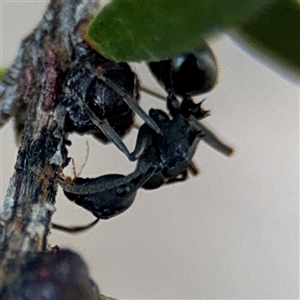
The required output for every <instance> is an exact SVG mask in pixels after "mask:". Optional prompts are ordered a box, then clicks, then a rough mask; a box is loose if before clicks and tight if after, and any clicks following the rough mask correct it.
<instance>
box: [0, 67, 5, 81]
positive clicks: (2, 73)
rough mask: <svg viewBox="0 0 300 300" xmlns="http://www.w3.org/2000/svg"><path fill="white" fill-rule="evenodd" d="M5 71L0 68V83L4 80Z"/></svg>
mask: <svg viewBox="0 0 300 300" xmlns="http://www.w3.org/2000/svg"><path fill="white" fill-rule="evenodd" d="M5 71H6V69H5V68H1V67H0V81H1V80H2V78H3V75H4V73H5Z"/></svg>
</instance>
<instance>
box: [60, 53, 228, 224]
mask: <svg viewBox="0 0 300 300" xmlns="http://www.w3.org/2000/svg"><path fill="white" fill-rule="evenodd" d="M202 52H203V50H201V51H200V50H197V51H196V52H195V53H191V54H184V55H182V56H180V57H177V58H173V59H170V60H168V61H167V62H166V61H162V62H161V65H160V62H155V63H150V64H149V65H150V68H151V70H153V68H154V67H153V66H154V64H155V68H154V69H155V71H154V74H155V76H156V77H157V78H158V79H159V81H160V82H161V83H162V84H163V86H164V87H165V89H166V91H167V93H168V96H167V108H168V110H169V112H170V115H171V118H169V116H168V115H167V114H166V113H165V112H163V111H162V110H158V109H151V110H150V112H149V117H150V118H151V120H152V121H153V122H154V123H155V124H156V125H157V126H158V127H159V128H160V130H161V132H162V134H160V133H157V131H155V130H154V129H153V128H152V127H151V126H149V123H150V122H147V123H145V124H144V125H142V126H141V127H140V129H139V133H138V137H137V142H136V147H135V149H134V151H133V152H132V153H129V152H128V153H125V154H126V155H127V156H128V158H129V159H130V160H131V161H135V160H137V161H138V163H137V166H136V169H135V171H134V172H133V173H132V174H129V175H127V176H124V175H119V174H109V175H104V176H100V177H97V178H76V179H75V180H74V181H73V182H72V183H70V184H68V183H66V182H65V181H63V180H62V179H59V181H58V182H59V184H60V185H61V187H62V188H63V190H64V193H65V195H66V197H67V198H68V199H70V200H72V201H75V203H76V204H78V205H80V206H82V207H84V208H85V209H87V210H89V211H90V212H91V213H93V214H94V215H95V216H96V217H97V218H101V219H108V218H111V217H113V216H116V215H118V214H120V213H121V212H123V211H125V210H126V209H128V208H129V207H130V206H131V205H132V203H133V201H134V198H135V196H136V192H137V190H138V189H139V188H144V189H156V188H158V187H160V186H162V185H164V184H169V183H173V182H177V181H183V180H186V178H187V174H188V171H190V172H191V173H192V174H193V175H196V174H197V173H198V170H197V168H196V167H195V166H194V164H193V163H192V157H193V155H194V153H195V151H196V148H197V145H198V143H199V141H201V140H204V141H205V142H207V143H209V144H210V145H212V146H213V148H215V149H217V150H218V151H220V152H221V153H223V154H225V155H231V154H232V152H233V150H232V148H231V147H229V146H227V145H225V144H224V143H222V142H221V141H220V140H219V139H218V138H217V137H216V136H215V135H214V134H213V133H212V132H210V130H208V129H207V128H205V127H204V126H203V125H202V124H200V123H199V122H198V120H200V119H202V118H204V117H206V116H207V114H208V112H207V111H205V110H203V109H202V108H201V103H202V102H201V103H199V104H195V103H194V102H193V100H192V98H191V95H195V94H197V93H203V92H206V91H208V90H210V89H211V88H212V87H213V86H214V84H215V81H216V77H217V68H216V64H215V60H214V57H213V55H212V53H211V51H210V50H209V52H208V54H207V53H205V51H204V56H205V63H207V62H209V64H208V66H207V65H206V67H207V68H208V67H209V65H210V66H211V68H210V70H208V71H207V74H209V76H208V75H207V74H206V75H203V74H205V72H204V73H203V72H202V71H201V72H200V71H199V72H198V73H197V69H199V68H200V67H199V65H200V66H201V68H202V65H201V64H199V59H200V58H201V55H200V54H201V53H202ZM207 55H208V57H210V60H209V59H208V58H207ZM174 61H179V62H181V65H180V64H179V62H178V63H176V64H175V62H174ZM175 67H176V68H175ZM158 70H159V71H158ZM189 70H191V73H192V74H193V76H195V77H197V78H198V86H197V85H196V82H197V81H195V80H194V84H193V85H188V84H186V85H184V84H183V85H182V86H181V87H180V88H177V85H176V86H175V82H176V80H175V78H180V77H185V76H186V77H188V76H190V73H189ZM204 71H205V68H204ZM184 75H185V76H184ZM203 76H204V77H203ZM205 80H206V81H205ZM203 81H205V82H203ZM175 94H177V95H179V96H181V97H182V101H181V103H180V101H179V100H178V99H177V97H176V95H175Z"/></svg>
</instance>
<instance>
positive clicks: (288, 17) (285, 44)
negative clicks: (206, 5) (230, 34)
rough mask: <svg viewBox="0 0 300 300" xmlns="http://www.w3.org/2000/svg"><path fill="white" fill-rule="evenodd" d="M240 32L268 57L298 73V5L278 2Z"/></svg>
mask: <svg viewBox="0 0 300 300" xmlns="http://www.w3.org/2000/svg"><path fill="white" fill-rule="evenodd" d="M239 33H240V34H241V35H242V36H244V37H245V38H248V40H249V41H250V42H252V43H254V44H255V45H256V46H258V48H260V49H261V50H263V51H265V52H266V53H267V54H269V55H270V56H273V57H275V58H277V59H278V60H279V61H281V62H283V63H284V64H286V65H288V66H290V67H291V68H292V69H294V70H296V72H298V73H299V72H300V2H296V0H294V1H293V0H287V1H279V2H277V3H275V4H274V5H273V6H271V7H270V9H268V10H265V11H263V12H262V14H260V15H259V17H258V18H257V19H255V20H250V22H249V23H247V24H245V25H243V26H242V27H241V30H240V31H239Z"/></svg>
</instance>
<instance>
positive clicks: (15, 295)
mask: <svg viewBox="0 0 300 300" xmlns="http://www.w3.org/2000/svg"><path fill="white" fill-rule="evenodd" d="M97 8H98V3H97V2H95V1H90V0H77V1H75V0H52V1H51V3H50V5H49V6H48V8H47V10H46V12H45V15H44V17H43V19H42V21H41V22H40V24H39V25H38V27H37V28H36V29H35V30H34V32H33V33H32V34H31V35H29V36H28V37H27V38H26V39H25V40H23V42H22V44H21V47H20V49H19V52H18V56H17V58H16V60H15V61H14V63H13V65H12V66H11V68H10V69H9V70H8V71H7V72H6V74H5V76H4V78H3V82H2V83H1V85H0V126H1V125H3V124H4V123H5V122H6V121H7V120H8V119H9V118H10V117H14V118H15V123H16V128H17V130H18V131H21V130H22V129H23V128H24V129H23V131H22V139H21V145H20V149H19V152H18V156H17V162H16V164H15V172H14V175H13V177H12V178H11V180H10V183H9V189H8V192H7V195H6V198H5V203H4V209H3V212H2V214H1V215H0V267H1V269H0V298H1V299H22V295H20V294H19V286H20V284H21V283H20V282H21V281H20V280H21V279H20V278H21V277H22V276H21V272H22V265H23V264H25V263H26V260H27V258H29V257H30V256H32V255H33V254H35V253H37V252H39V251H44V250H46V249H47V247H48V245H47V236H48V233H49V228H50V223H51V217H52V214H53V212H54V210H55V209H54V206H53V205H54V204H55V196H56V191H57V184H56V177H57V174H58V173H59V172H60V171H61V168H62V167H63V166H64V164H65V162H66V157H65V156H66V151H64V131H63V126H62V124H63V123H64V121H63V118H64V112H56V111H55V107H56V104H57V102H58V101H59V90H60V84H61V77H62V74H63V73H64V72H65V70H66V69H67V68H68V66H69V63H70V58H71V52H72V49H73V47H74V46H75V45H76V44H77V43H78V42H81V41H82V37H81V35H80V29H81V28H82V26H83V25H84V24H85V23H86V22H87V21H88V20H89V19H90V18H91V15H92V14H94V13H95V11H96V9H97ZM62 153H65V155H63V154H62Z"/></svg>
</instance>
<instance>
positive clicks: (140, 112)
mask: <svg viewBox="0 0 300 300" xmlns="http://www.w3.org/2000/svg"><path fill="white" fill-rule="evenodd" d="M95 75H96V76H97V77H98V78H99V79H100V80H102V81H103V82H105V83H106V84H107V85H108V86H109V87H110V88H112V89H113V90H114V91H115V92H116V93H118V94H119V95H120V96H121V97H123V99H124V101H125V103H126V104H127V105H128V106H129V107H130V108H131V109H132V110H133V111H134V112H135V113H136V114H137V115H139V116H140V117H141V118H142V119H143V120H144V122H145V123H146V124H147V125H148V126H149V127H151V128H152V129H153V130H155V131H156V133H158V134H162V132H161V130H160V128H159V127H158V126H157V124H156V123H155V122H154V120H153V119H152V118H151V117H150V116H149V115H148V114H147V113H146V112H145V111H144V110H143V109H142V108H141V107H140V106H139V104H138V103H137V102H136V101H135V100H133V99H132V97H130V96H129V95H128V94H127V93H126V92H124V91H123V89H122V88H121V87H119V86H118V85H116V84H115V83H114V82H112V81H111V80H110V79H109V78H106V77H105V76H103V75H102V74H101V73H99V72H98V73H96V74H95Z"/></svg>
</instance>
